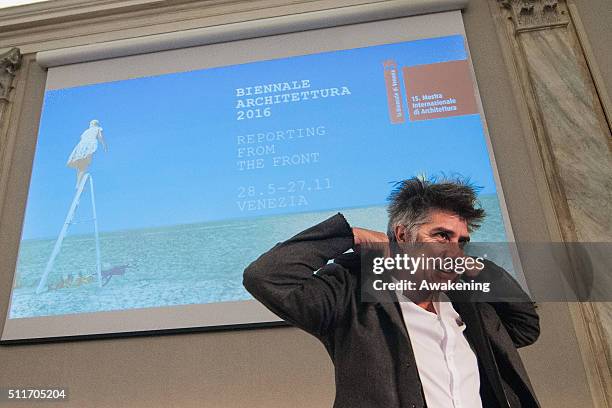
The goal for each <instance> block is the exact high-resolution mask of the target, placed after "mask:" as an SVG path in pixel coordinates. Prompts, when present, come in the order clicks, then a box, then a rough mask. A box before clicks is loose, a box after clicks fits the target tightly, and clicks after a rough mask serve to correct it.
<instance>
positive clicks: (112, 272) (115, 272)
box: [102, 265, 130, 286]
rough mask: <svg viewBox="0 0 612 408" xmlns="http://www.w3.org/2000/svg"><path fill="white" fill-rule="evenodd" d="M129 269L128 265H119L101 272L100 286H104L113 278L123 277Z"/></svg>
mask: <svg viewBox="0 0 612 408" xmlns="http://www.w3.org/2000/svg"><path fill="white" fill-rule="evenodd" d="M129 267H130V265H121V266H115V267H114V268H111V269H107V270H104V271H102V286H106V284H107V283H108V282H109V281H110V280H111V279H112V277H113V276H123V275H125V270H126V269H127V268H129Z"/></svg>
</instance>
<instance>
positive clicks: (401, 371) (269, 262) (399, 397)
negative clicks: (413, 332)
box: [244, 214, 539, 408]
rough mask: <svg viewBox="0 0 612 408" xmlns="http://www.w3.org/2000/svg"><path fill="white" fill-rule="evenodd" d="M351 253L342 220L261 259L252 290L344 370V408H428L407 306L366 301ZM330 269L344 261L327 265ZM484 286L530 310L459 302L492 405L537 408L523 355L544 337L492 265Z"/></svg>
mask: <svg viewBox="0 0 612 408" xmlns="http://www.w3.org/2000/svg"><path fill="white" fill-rule="evenodd" d="M352 247H353V233H352V229H351V227H350V226H349V224H348V223H347V221H346V220H345V218H344V216H342V214H336V215H335V216H333V217H331V218H329V219H327V220H325V221H323V222H322V223H320V224H318V225H315V226H314V227H311V228H309V229H307V230H305V231H303V232H301V233H299V234H297V235H296V236H294V237H293V238H291V239H289V240H287V241H285V242H283V243H279V244H277V245H276V246H274V247H273V248H272V249H271V250H270V251H268V252H267V253H265V254H263V255H262V256H260V257H259V258H258V259H257V260H256V261H255V262H253V263H252V264H251V265H249V267H248V268H247V269H246V270H245V271H244V286H245V287H246V289H247V290H248V291H249V292H250V293H251V294H252V295H253V296H254V297H255V298H256V299H258V300H259V301H260V302H262V303H263V304H264V305H265V306H266V307H268V308H269V309H270V310H271V311H272V312H274V313H275V314H277V315H278V316H280V317H281V318H283V319H284V320H286V321H288V322H290V323H292V324H293V325H295V326H297V327H299V328H301V329H303V330H305V331H307V332H308V333H310V334H312V335H314V336H316V337H317V338H318V339H319V340H320V341H321V342H323V344H324V345H325V348H326V349H327V352H328V353H329V355H330V357H331V359H332V361H333V363H334V367H335V379H336V399H335V403H334V407H335V408H396V407H398V408H399V407H402V408H404V407H407V408H416V407H419V408H420V407H425V406H426V403H425V398H424V395H423V390H422V386H421V382H420V380H419V373H418V370H417V367H416V363H415V357H414V353H413V350H412V346H411V343H410V338H409V333H408V332H407V330H406V327H405V324H404V321H403V318H402V315H401V310H400V308H399V305H398V304H397V303H390V302H378V303H376V302H372V303H365V302H361V301H360V288H359V283H358V281H359V262H355V255H352V256H350V255H349V256H347V255H342V254H343V253H344V252H346V251H347V250H348V249H350V248H352ZM351 257H352V258H351ZM331 259H336V261H335V262H333V263H328V261H329V260H331ZM358 259H359V258H358V257H357V260H358ZM315 271H317V272H316V273H314V272H315ZM478 279H481V280H492V281H495V285H493V284H492V285H491V286H492V288H491V291H493V290H498V289H503V290H504V291H506V293H507V292H508V291H509V292H511V293H513V294H514V295H516V296H519V297H520V298H522V299H524V300H525V301H524V302H511V303H501V302H498V303H484V302H481V303H474V302H457V301H455V299H452V298H451V299H452V300H453V306H454V307H455V309H456V310H457V312H458V313H459V315H460V316H461V318H462V319H463V321H464V322H465V324H466V325H467V327H466V330H465V333H466V337H467V339H468V341H469V342H470V344H471V346H472V347H473V349H474V350H475V352H476V355H477V358H478V363H479V370H480V377H481V390H480V394H481V397H482V401H483V405H484V407H485V408H489V407H511V408H515V407H537V406H538V403H537V400H536V397H535V395H534V393H533V390H532V387H531V384H530V383H529V379H528V377H527V373H526V372H525V368H524V367H523V364H522V362H521V359H520V357H519V355H518V353H517V350H516V348H517V347H522V346H527V345H529V344H531V343H533V342H534V341H535V340H536V339H537V337H538V335H539V323H538V315H537V314H536V312H535V309H534V306H533V304H532V303H531V302H530V301H529V298H528V297H527V295H525V293H524V292H523V291H522V289H521V288H520V286H519V285H518V284H517V283H516V282H515V281H514V280H513V279H512V278H511V277H510V276H509V275H508V274H507V273H506V272H505V271H503V269H501V268H499V267H497V266H496V265H494V264H493V263H491V262H487V263H486V266H485V268H484V269H483V270H482V271H481V273H480V274H479V276H478ZM466 408H469V407H466Z"/></svg>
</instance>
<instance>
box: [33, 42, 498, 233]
mask: <svg viewBox="0 0 612 408" xmlns="http://www.w3.org/2000/svg"><path fill="white" fill-rule="evenodd" d="M465 58H466V53H465V49H464V39H463V37H461V36H451V37H442V38H437V39H428V40H420V41H413V42H406V43H397V44H389V45H383V46H376V47H368V48H359V49H353V50H346V51H339V52H330V53H322V54H315V55H308V56H302V57H293V58H285V59H279V60H271V61H261V62H256V63H249V64H242V65H236V66H230V67H221V68H214V69H207V70H200V71H192V72H185V73H176V74H170V75H163V76H157V77H147V78H138V79H132V80H126V81H119V82H112V83H104V84H96V85H89V86H83V87H77V88H70V89H64V90H57V91H48V92H47V93H46V96H45V102H44V107H43V115H42V119H41V124H40V132H39V136H38V144H37V149H36V155H35V160H34V168H33V174H32V181H31V185H30V193H29V198H28V203H27V210H26V220H25V224H24V233H23V239H30V238H42V237H53V236H55V235H56V234H57V232H58V231H59V229H60V228H61V224H62V223H63V220H64V218H65V216H66V211H67V210H68V207H69V205H70V202H71V200H72V197H73V194H74V183H75V173H74V170H73V169H70V168H67V167H66V166H65V163H66V160H67V158H68V156H69V154H70V152H71V151H72V149H73V148H74V146H75V145H76V144H77V143H78V141H79V136H80V134H81V133H82V132H83V131H84V130H85V129H86V128H87V126H88V123H89V121H90V120H92V119H98V120H99V121H100V123H101V125H102V127H103V128H104V134H105V138H106V141H107V143H108V145H109V151H108V153H105V152H103V151H102V149H101V148H100V149H99V150H98V152H97V153H96V155H95V157H94V160H93V164H92V166H91V168H90V171H91V173H92V175H93V177H94V180H95V187H96V200H97V201H96V204H97V211H98V218H99V222H100V229H101V230H102V231H112V230H123V229H132V228H143V227H153V226H160V225H174V224H181V223H190V222H201V221H210V220H219V219H228V218H236V217H245V216H262V215H272V214H277V213H283V212H290V211H315V210H323V209H335V208H346V207H354V206H366V205H376V204H383V203H384V202H385V198H386V196H387V195H388V193H389V191H390V188H391V186H390V184H389V183H390V182H393V181H397V180H401V179H403V178H407V177H410V176H413V175H415V174H417V173H420V172H427V173H428V174H439V173H441V172H443V173H445V174H455V173H459V174H462V175H465V176H469V177H470V178H471V179H472V180H473V182H474V183H475V184H477V185H480V186H482V187H483V190H482V193H484V194H487V193H494V192H495V184H494V180H493V176H492V171H491V167H490V162H489V158H488V153H487V149H486V143H485V137H484V134H483V129H482V127H481V123H480V117H479V116H478V115H467V116H460V117H452V118H445V119H436V120H429V121H420V122H414V123H409V122H407V123H404V124H400V125H392V124H391V123H390V121H389V117H388V110H387V102H386V91H385V85H384V77H383V66H382V62H383V61H384V60H387V59H394V60H395V61H396V62H397V63H398V66H399V67H400V68H401V67H402V66H411V65H420V64H430V63H436V62H443V61H450V60H462V59H465ZM301 79H308V80H310V84H311V89H319V88H328V87H340V86H347V87H348V88H349V89H350V91H351V95H349V96H343V97H335V98H327V99H318V100H309V101H303V102H298V103H290V104H279V105H272V106H271V110H272V115H271V116H270V117H269V118H262V119H253V120H243V121H237V120H236V109H235V104H236V96H235V89H236V88H238V87H246V86H254V85H259V84H266V83H273V82H279V81H292V80H301ZM403 94H404V98H405V95H406V93H405V90H403ZM309 126H325V127H326V129H327V134H326V135H325V136H322V137H313V138H307V139H301V140H299V141H295V142H290V143H289V142H286V143H279V144H276V146H275V150H276V152H277V154H278V155H285V154H293V153H300V152H318V153H319V157H320V161H319V162H318V163H315V164H311V165H307V166H295V167H286V168H278V167H271V166H269V165H267V166H266V168H264V169H258V170H255V171H250V172H244V171H239V170H238V169H237V165H236V161H237V148H238V146H237V143H236V138H237V136H238V135H241V134H247V133H255V132H260V131H269V130H281V129H290V128H298V127H309ZM267 160H269V158H268V159H267ZM267 163H269V162H267ZM316 179H319V180H324V179H329V180H330V182H331V186H332V188H331V189H329V190H328V191H325V192H318V193H307V198H308V203H309V204H308V206H307V207H297V208H292V209H276V210H265V211H258V212H254V213H245V212H242V211H240V209H239V206H238V205H237V201H240V199H239V197H238V192H239V190H240V188H241V187H248V186H255V187H256V191H257V193H258V196H259V194H263V191H264V189H266V188H267V186H268V184H269V183H274V184H275V185H276V186H287V183H289V182H291V181H296V180H306V181H307V182H308V183H309V185H313V184H312V183H314V180H316ZM281 195H282V194H281ZM266 197H267V196H266ZM276 197H277V198H278V197H279V195H278V194H277V195H276ZM88 199H89V198H88V197H87V196H85V197H83V199H82V200H81V208H80V214H81V218H87V217H88V212H89V211H90V208H89V202H88ZM77 218H78V217H77ZM83 228H84V229H83ZM89 228H90V227H88V226H80V225H77V226H75V228H74V229H72V230H71V232H72V233H74V232H77V233H78V232H79V231H81V230H82V231H87V232H88V231H89Z"/></svg>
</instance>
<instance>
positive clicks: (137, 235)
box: [2, 11, 516, 342]
mask: <svg viewBox="0 0 612 408" xmlns="http://www.w3.org/2000/svg"><path fill="white" fill-rule="evenodd" d="M430 175H431V176H435V175H447V176H454V175H461V176H464V177H469V178H470V180H472V182H473V183H474V184H476V185H478V186H481V190H480V192H479V200H480V202H481V203H482V206H483V207H484V208H485V210H486V211H487V214H488V216H487V219H486V220H485V222H484V224H483V226H482V227H481V228H480V229H479V230H478V231H476V232H475V233H474V234H473V237H472V239H473V240H474V241H485V242H505V241H511V240H512V233H511V230H510V225H509V223H508V220H507V217H506V215H505V214H506V212H505V204H504V200H503V195H502V191H501V188H500V185H499V181H498V177H497V173H496V170H495V162H494V158H493V156H492V151H491V147H490V143H489V139H488V135H487V132H486V125H485V122H484V116H483V112H482V107H481V103H480V99H479V96H478V91H477V87H476V81H475V78H474V74H473V70H472V66H471V62H470V59H469V52H468V48H467V43H466V39H465V32H464V28H463V23H462V19H461V13H460V11H450V12H442V13H435V14H428V15H421V16H413V17H404V18H396V19H390V20H383V21H376V22H369V23H360V24H352V25H344V26H339V27H331V28H324V29H316V30H309V31H302V32H295V33H290V34H282V35H271V36H266V37H261V38H252V39H246V40H238V41H231V42H223V43H215V44H209V45H204V46H194V47H189V48H182V49H174V50H167V51H159V52H152V53H148V54H141V55H131V56H124V57H118V58H112V59H104V60H98V61H90V62H81V63H71V64H69V65H60V66H53V67H50V68H49V71H48V77H47V83H46V93H45V98H44V106H43V111H42V117H41V122H40V128H39V135H38V139H37V147H36V153H35V157H34V162H33V169H32V175H31V182H30V188H29V195H28V200H27V206H26V215H25V219H24V222H23V231H22V237H21V243H20V249H19V255H18V261H17V265H16V266H15V277H14V282H13V288H12V292H11V299H10V306H9V309H8V315H7V318H6V323H5V326H4V331H3V333H2V341H5V342H7V341H17V340H26V339H30V340H31V339H48V338H58V337H60V338H61V337H66V336H91V335H108V334H116V333H124V334H127V333H131V334H134V333H148V332H151V331H165V330H185V329H194V328H198V329H201V328H223V327H240V326H242V325H245V326H249V325H258V324H270V323H272V324H273V323H275V322H276V323H278V322H280V319H279V318H278V317H276V316H275V315H273V314H272V313H270V312H269V311H267V310H266V309H265V308H264V307H263V306H261V305H260V304H259V303H258V302H256V301H255V300H253V298H252V297H251V296H250V295H249V294H248V292H246V291H245V289H244V288H243V286H242V272H243V270H244V268H245V267H246V266H247V265H248V264H249V263H250V262H252V261H253V260H255V259H256V258H257V257H258V256H259V255H260V254H262V253H263V252H265V251H266V250H267V249H269V248H270V247H272V246H273V245H275V244H276V243H277V242H280V241H283V240H286V239H287V238H289V237H291V236H292V235H294V234H295V233H297V232H299V231H301V230H303V229H305V228H307V227H309V226H311V225H313V224H315V223H317V222H319V221H322V220H323V219H325V218H327V217H328V216H330V215H332V214H334V213H336V212H342V213H343V214H344V215H345V216H346V218H347V219H348V220H349V222H350V223H351V224H352V225H355V226H361V227H365V228H371V229H377V230H383V231H384V230H385V229H386V223H387V216H386V208H385V202H386V197H387V196H388V194H389V192H390V191H391V189H392V187H393V183H394V182H397V181H400V180H402V179H406V178H409V177H413V176H423V177H428V176H430ZM514 272H515V273H516V268H515V269H514Z"/></svg>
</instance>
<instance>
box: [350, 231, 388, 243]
mask: <svg viewBox="0 0 612 408" xmlns="http://www.w3.org/2000/svg"><path fill="white" fill-rule="evenodd" d="M353 237H354V238H353V244H354V245H364V244H379V243H382V242H389V238H387V234H385V233H384V232H379V231H372V230H368V229H365V228H358V227H354V228H353Z"/></svg>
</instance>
